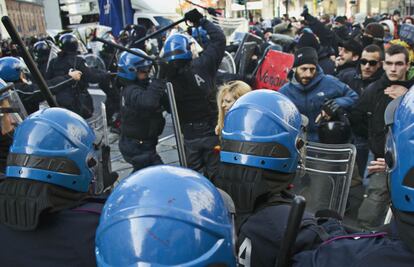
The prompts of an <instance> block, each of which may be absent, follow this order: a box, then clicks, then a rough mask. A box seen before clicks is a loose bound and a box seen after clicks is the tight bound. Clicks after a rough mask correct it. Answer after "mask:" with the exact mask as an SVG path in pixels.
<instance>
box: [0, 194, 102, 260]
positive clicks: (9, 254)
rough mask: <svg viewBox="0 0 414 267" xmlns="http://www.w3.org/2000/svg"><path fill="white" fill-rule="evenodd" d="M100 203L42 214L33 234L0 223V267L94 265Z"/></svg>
mask: <svg viewBox="0 0 414 267" xmlns="http://www.w3.org/2000/svg"><path fill="white" fill-rule="evenodd" d="M102 207H103V204H101V203H93V202H90V203H85V204H83V205H80V206H78V207H76V208H73V209H68V210H62V211H60V212H56V213H50V214H45V215H44V216H43V218H42V219H41V223H40V224H39V226H38V227H37V228H36V229H35V230H33V231H16V230H13V229H11V228H9V227H7V226H5V225H2V224H0V236H1V238H0V240H1V242H0V258H1V266H3V267H13V266H19V267H24V266H44V267H48V266H50V267H60V266H62V267H63V266H67V267H73V266H77V267H82V266H85V267H90V266H96V260H95V253H94V251H95V231H96V228H97V227H98V223H99V217H100V212H101V209H102Z"/></svg>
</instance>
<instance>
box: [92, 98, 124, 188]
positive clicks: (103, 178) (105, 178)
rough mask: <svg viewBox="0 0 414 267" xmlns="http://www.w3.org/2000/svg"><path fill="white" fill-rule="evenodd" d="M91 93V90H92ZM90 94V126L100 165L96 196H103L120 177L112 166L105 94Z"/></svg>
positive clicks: (98, 166)
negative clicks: (93, 133) (91, 107)
mask: <svg viewBox="0 0 414 267" xmlns="http://www.w3.org/2000/svg"><path fill="white" fill-rule="evenodd" d="M90 91H91V90H90ZM98 91H101V90H96V92H94V91H92V92H90V93H91V95H92V99H93V103H94V110H95V111H94V114H93V116H92V117H91V118H90V119H88V120H87V121H88V123H89V125H90V126H91V127H92V128H93V129H94V132H95V135H96V141H95V145H96V147H95V148H96V155H97V160H98V165H97V167H96V173H95V180H94V193H95V194H96V195H99V194H101V193H102V192H104V191H105V190H107V189H110V188H111V187H112V185H113V184H114V182H115V181H116V179H117V178H118V175H117V173H116V172H112V166H111V149H110V144H109V138H108V134H109V130H108V127H107V125H108V124H107V120H106V107H105V103H104V102H105V99H106V95H105V93H103V92H102V91H101V92H98Z"/></svg>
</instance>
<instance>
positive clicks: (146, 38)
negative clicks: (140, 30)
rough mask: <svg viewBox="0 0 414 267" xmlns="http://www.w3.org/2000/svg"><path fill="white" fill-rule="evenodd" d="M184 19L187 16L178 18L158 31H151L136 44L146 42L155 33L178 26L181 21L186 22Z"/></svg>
mask: <svg viewBox="0 0 414 267" xmlns="http://www.w3.org/2000/svg"><path fill="white" fill-rule="evenodd" d="M184 21H185V18H182V19H180V20H177V21H176V22H173V23H171V24H170V25H167V26H165V27H163V28H161V29H159V30H158V31H155V32H153V33H151V34H149V35H147V36H144V37H142V38H141V39H139V40H138V41H136V42H135V43H134V44H136V45H137V44H139V43H142V42H145V41H146V40H148V39H150V38H152V37H154V36H155V35H157V34H160V33H162V32H164V31H167V30H169V29H171V28H173V27H175V26H177V25H178V24H180V23H181V22H184Z"/></svg>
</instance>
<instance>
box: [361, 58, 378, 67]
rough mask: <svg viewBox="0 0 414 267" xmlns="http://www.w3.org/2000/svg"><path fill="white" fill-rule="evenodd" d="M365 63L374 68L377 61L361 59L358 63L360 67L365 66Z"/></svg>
mask: <svg viewBox="0 0 414 267" xmlns="http://www.w3.org/2000/svg"><path fill="white" fill-rule="evenodd" d="M367 63H368V64H369V65H370V66H371V67H374V66H376V65H377V64H378V61H377V60H366V59H365V58H363V59H361V60H360V61H359V64H361V65H364V66H365V65H367Z"/></svg>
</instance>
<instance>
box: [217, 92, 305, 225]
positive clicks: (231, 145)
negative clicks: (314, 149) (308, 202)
mask: <svg viewBox="0 0 414 267" xmlns="http://www.w3.org/2000/svg"><path fill="white" fill-rule="evenodd" d="M305 124H306V121H305V119H302V116H301V114H300V113H299V111H298V109H297V108H296V106H295V105H294V104H293V103H292V102H291V101H290V100H289V99H288V98H287V97H286V96H284V95H282V94H280V93H278V92H275V91H272V90H266V89H262V90H255V91H252V92H249V93H247V94H245V95H243V96H242V97H240V98H239V99H237V101H236V102H235V103H234V104H233V106H232V107H231V108H230V110H229V111H228V112H227V114H226V116H225V119H224V127H223V130H222V135H221V137H222V146H221V152H220V161H221V163H222V164H221V165H220V168H219V177H220V179H215V180H214V183H215V185H216V186H217V187H219V188H221V189H223V190H224V191H226V192H227V193H228V194H229V195H230V196H231V197H232V199H233V200H234V203H235V206H236V213H237V214H238V216H237V217H236V219H237V221H236V227H237V228H238V227H240V225H241V223H242V222H243V220H244V219H245V218H246V216H249V214H251V213H252V212H253V211H254V209H255V207H257V206H256V205H258V204H260V203H261V202H266V201H267V199H268V197H272V196H274V195H280V193H281V192H282V191H284V190H286V189H287V188H288V187H289V185H290V184H291V183H292V181H293V179H294V178H295V176H296V175H297V171H298V166H299V170H302V172H303V170H304V164H303V159H304V158H305V141H306V137H305V132H304V126H305ZM259 202H260V203H259Z"/></svg>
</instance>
